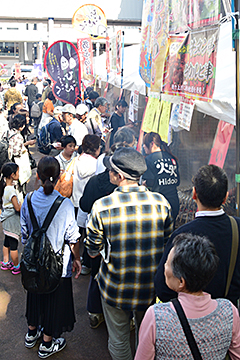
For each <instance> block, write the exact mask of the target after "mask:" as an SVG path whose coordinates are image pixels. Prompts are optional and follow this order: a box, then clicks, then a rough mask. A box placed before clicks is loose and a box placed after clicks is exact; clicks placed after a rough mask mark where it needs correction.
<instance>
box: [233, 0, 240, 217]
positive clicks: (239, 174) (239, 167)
mask: <svg viewBox="0 0 240 360" xmlns="http://www.w3.org/2000/svg"><path fill="white" fill-rule="evenodd" d="M234 4H235V12H237V11H239V7H238V0H234ZM235 19H236V24H235V31H234V38H235V53H236V56H235V59H236V175H235V177H236V187H237V189H236V215H237V216H239V210H240V209H239V205H240V153H239V150H240V148H239V145H240V144H239V141H240V114H239V23H238V15H235Z"/></svg>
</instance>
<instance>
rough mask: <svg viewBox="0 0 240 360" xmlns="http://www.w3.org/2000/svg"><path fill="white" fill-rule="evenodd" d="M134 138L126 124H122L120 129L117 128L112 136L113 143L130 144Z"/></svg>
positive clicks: (132, 132)
mask: <svg viewBox="0 0 240 360" xmlns="http://www.w3.org/2000/svg"><path fill="white" fill-rule="evenodd" d="M134 140H135V134H134V131H133V130H132V129H130V128H129V127H127V126H123V127H121V128H120V129H118V130H117V131H116V132H115V134H114V137H113V142H114V143H117V142H122V143H125V144H128V145H130V144H132V143H133V141H134Z"/></svg>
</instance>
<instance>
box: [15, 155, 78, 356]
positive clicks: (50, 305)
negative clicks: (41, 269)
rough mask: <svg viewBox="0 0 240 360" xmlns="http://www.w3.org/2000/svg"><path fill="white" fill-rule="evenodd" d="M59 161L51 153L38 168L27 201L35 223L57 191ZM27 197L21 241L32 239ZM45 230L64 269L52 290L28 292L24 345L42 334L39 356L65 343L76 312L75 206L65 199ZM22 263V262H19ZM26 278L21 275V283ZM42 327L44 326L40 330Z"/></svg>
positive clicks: (49, 206) (57, 193)
mask: <svg viewBox="0 0 240 360" xmlns="http://www.w3.org/2000/svg"><path fill="white" fill-rule="evenodd" d="M59 174H60V166H59V163H58V161H57V160H56V159H55V158H53V157H50V156H46V157H43V158H42V159H41V160H40V161H39V163H38V168H37V178H38V179H40V180H41V183H42V186H41V187H40V188H39V189H38V190H36V191H34V192H33V194H32V196H31V198H30V202H31V207H32V210H33V213H34V215H35V217H36V221H37V224H38V226H39V227H40V228H41V227H42V225H43V223H44V220H45V217H46V214H48V212H49V210H50V208H51V207H52V205H53V203H54V202H55V200H56V199H57V198H58V196H59V195H60V194H59V192H58V191H56V190H54V186H55V184H56V182H57V180H58V178H59ZM28 201H29V200H28V198H26V199H25V200H24V203H23V205H22V209H21V232H22V243H23V244H26V243H27V242H28V239H29V241H30V240H31V239H32V237H31V234H32V232H33V225H32V221H31V216H30V213H29V206H28ZM63 202H64V205H63V204H61V205H60V207H59V208H58V210H57V216H54V217H53V219H52V221H51V223H50V225H49V227H48V228H47V231H46V236H47V238H48V239H49V241H50V243H51V246H52V248H53V251H54V252H55V253H58V254H59V253H61V250H62V248H63V250H64V255H63V271H62V277H61V279H60V282H59V285H58V287H57V288H56V289H55V290H54V291H53V292H51V293H41V294H39V293H33V292H30V291H28V292H27V308H26V318H27V323H28V332H27V334H26V336H25V346H26V347H27V348H32V347H34V346H35V345H36V343H37V340H38V339H39V338H40V337H42V335H43V338H42V342H41V344H40V346H39V350H38V356H39V357H40V358H42V359H44V358H46V357H48V356H50V355H52V354H53V353H55V352H58V351H61V350H62V349H63V348H64V347H65V346H66V340H65V339H64V338H62V337H60V335H61V334H62V332H64V331H72V330H73V327H74V323H75V321H76V320H75V313H74V304H73V293H72V279H71V277H72V268H73V271H74V270H76V275H75V278H78V276H79V275H80V272H81V263H80V255H79V232H78V227H77V224H76V221H75V213H74V207H73V205H72V203H71V201H70V200H69V199H67V198H65V199H64V201H63ZM21 266H22V265H21ZM26 280H27V279H24V278H23V283H24V281H26ZM41 329H43V334H42V331H41Z"/></svg>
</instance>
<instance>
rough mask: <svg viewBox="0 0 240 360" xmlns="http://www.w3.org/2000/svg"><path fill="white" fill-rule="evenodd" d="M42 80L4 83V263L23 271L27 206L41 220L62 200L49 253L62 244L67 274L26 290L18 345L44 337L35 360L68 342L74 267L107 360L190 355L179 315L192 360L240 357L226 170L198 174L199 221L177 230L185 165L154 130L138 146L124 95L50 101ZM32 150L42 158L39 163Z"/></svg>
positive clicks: (238, 223)
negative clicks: (52, 285)
mask: <svg viewBox="0 0 240 360" xmlns="http://www.w3.org/2000/svg"><path fill="white" fill-rule="evenodd" d="M37 84H38V80H37V79H36V78H34V79H33V80H32V82H31V83H30V84H29V85H26V86H25V88H24V89H22V92H20V91H19V90H18V89H17V86H16V85H17V84H16V81H15V80H11V83H10V89H9V90H6V91H5V93H3V94H2V96H1V99H2V100H1V110H0V112H1V113H0V135H1V139H2V140H1V141H4V139H5V140H6V139H7V143H8V156H9V157H8V159H7V161H5V162H4V163H3V164H1V181H0V195H1V199H2V202H1V203H2V212H1V218H0V220H1V222H2V228H3V233H4V242H3V260H2V264H1V269H2V270H3V271H5V270H8V271H11V272H12V274H13V275H18V274H21V267H20V263H19V262H20V261H19V255H18V243H19V241H22V244H24V245H25V244H26V243H27V242H28V241H29V239H30V238H31V234H32V233H33V231H34V224H33V221H32V216H33V214H34V216H35V218H36V222H37V224H38V226H39V227H41V226H43V224H44V223H45V218H47V216H48V215H47V214H50V211H51V208H52V206H53V204H54V203H55V202H56V201H57V199H59V196H60V198H61V199H62V202H61V204H60V205H59V208H58V210H57V212H56V214H55V215H54V217H53V218H52V220H51V222H50V224H49V226H48V228H47V230H46V235H47V237H48V239H49V240H50V242H51V245H52V248H53V251H54V253H59V254H60V253H61V252H62V251H63V254H64V255H63V269H62V277H61V280H60V282H59V284H58V287H57V288H56V289H55V290H54V291H53V292H51V293H33V292H31V291H27V300H26V319H27V325H28V331H27V333H26V335H25V346H26V347H27V348H29V349H30V348H33V347H34V346H35V345H36V344H37V342H38V340H39V339H41V343H40V345H39V350H38V356H39V357H40V358H46V357H48V356H50V355H52V354H54V353H56V352H59V351H61V350H63V349H64V347H65V346H66V340H65V339H64V338H63V337H61V336H62V333H63V332H66V331H72V330H73V328H74V323H75V321H76V319H75V312H74V297H73V291H72V274H73V272H74V271H75V278H78V277H79V276H80V275H87V274H90V282H89V289H88V297H87V304H86V311H87V312H88V316H89V323H90V327H91V328H92V329H95V328H97V327H98V326H100V324H101V323H102V322H103V321H105V323H106V326H107V331H108V337H109V339H108V349H109V353H110V355H111V357H112V359H114V360H132V359H133V357H134V356H135V359H136V360H148V359H149V360H150V359H151V360H153V359H179V358H183V359H184V358H187V359H191V358H195V355H194V351H193V350H192V346H189V342H188V338H187V337H186V336H185V327H184V326H182V321H181V316H183V314H184V313H185V315H186V319H187V323H188V322H189V324H190V328H191V331H192V336H193V338H194V339H195V342H196V347H197V348H198V351H199V352H200V357H198V358H199V359H201V358H202V359H210V358H211V359H223V358H225V356H226V354H227V353H228V354H229V356H230V358H231V359H233V360H237V359H240V319H239V314H238V310H237V306H238V299H239V297H240V247H239V246H237V247H236V248H235V249H236V250H235V257H234V256H233V255H232V252H233V251H232V248H233V246H234V244H235V242H236V241H238V240H236V238H237V236H236V234H238V233H239V227H240V219H239V218H230V217H229V216H228V215H226V213H225V212H224V211H223V209H222V208H221V206H222V204H224V202H225V201H226V199H227V196H228V179H227V176H226V173H225V171H224V170H223V169H221V168H219V167H217V166H215V165H205V166H203V167H201V168H200V169H199V170H198V172H197V174H195V176H194V178H193V199H194V200H195V201H196V203H197V206H198V212H197V213H196V219H195V220H193V221H191V222H189V223H187V224H185V225H183V226H181V227H180V228H178V229H175V220H176V217H177V215H178V212H179V198H178V192H177V187H178V186H179V184H180V171H181V169H179V165H178V159H177V158H176V156H174V155H173V154H172V153H171V151H170V149H169V147H168V146H167V144H166V143H164V142H163V141H162V139H161V137H160V135H159V134H157V133H154V132H150V133H147V134H145V136H144V137H143V146H142V149H141V151H137V150H136V149H135V145H136V141H137V139H136V136H135V135H136V134H135V132H134V131H133V130H132V129H131V127H130V126H128V124H127V123H126V122H125V120H124V113H125V111H126V109H127V103H126V101H125V100H124V99H121V100H119V101H118V102H117V103H116V104H115V111H114V113H113V114H112V115H110V114H109V111H108V101H107V99H106V98H104V97H101V96H99V94H98V93H97V92H96V91H94V89H93V88H87V89H86V99H85V100H84V101H83V102H82V103H79V104H78V105H77V106H74V105H72V104H63V103H61V102H60V101H59V100H58V99H56V98H55V96H54V92H53V91H52V89H51V81H50V80H49V79H47V80H46V81H44V82H43V84H42V85H43V86H42V89H41V91H40V90H39V86H37ZM18 92H19V94H20V97H19V94H18ZM35 105H38V107H37V106H35ZM43 140H48V142H47V141H45V143H44V141H43ZM31 146H36V148H37V149H39V151H40V152H42V153H43V154H44V155H43V156H42V157H41V159H40V161H39V162H38V164H34V161H33V160H34V159H33V158H31V157H32V154H31V151H30V148H29V147H31ZM44 151H45V152H44ZM23 157H24V160H23ZM26 158H28V160H29V163H28V164H26V163H27V161H26ZM27 167H28V168H29V169H30V170H31V167H32V168H33V167H37V172H36V176H37V179H38V180H39V183H40V186H39V187H38V189H36V190H35V191H34V192H33V193H32V194H31V196H30V195H29V194H27V186H26V184H27V182H28V180H29V179H30V178H31V171H30V172H27V170H28V168H27ZM62 197H63V198H62ZM234 226H235V228H236V229H237V230H236V231H235V230H234ZM80 244H81V245H82V247H83V251H80V248H81V247H80ZM157 297H158V298H157ZM159 299H160V302H159ZM171 299H175V300H174V301H171ZM179 308H180V309H181V316H180V310H179ZM133 328H135V350H136V353H135V355H134V354H132V350H131V346H130V331H131V330H132V329H133ZM93 358H94V357H93Z"/></svg>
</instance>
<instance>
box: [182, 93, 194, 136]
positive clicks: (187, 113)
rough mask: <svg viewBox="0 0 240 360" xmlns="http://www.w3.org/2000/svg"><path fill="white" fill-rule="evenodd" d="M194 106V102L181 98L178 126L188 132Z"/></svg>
mask: <svg viewBox="0 0 240 360" xmlns="http://www.w3.org/2000/svg"><path fill="white" fill-rule="evenodd" d="M194 106H195V101H194V100H192V99H187V98H182V100H181V103H180V107H179V114H178V125H179V126H181V127H182V128H183V129H185V130H188V131H190V126H191V122H192V115H193V110H194Z"/></svg>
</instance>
